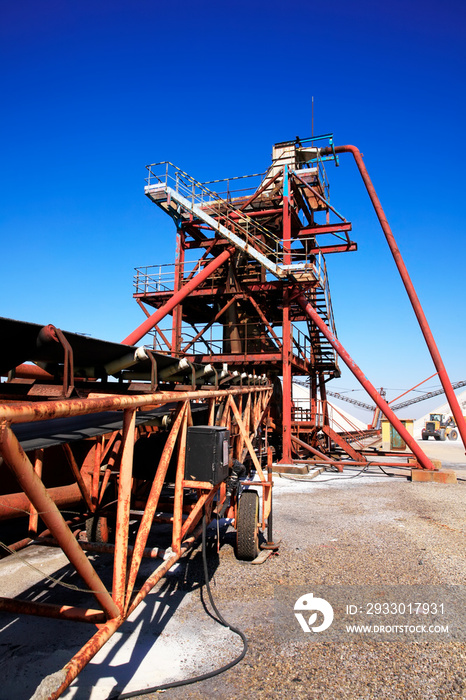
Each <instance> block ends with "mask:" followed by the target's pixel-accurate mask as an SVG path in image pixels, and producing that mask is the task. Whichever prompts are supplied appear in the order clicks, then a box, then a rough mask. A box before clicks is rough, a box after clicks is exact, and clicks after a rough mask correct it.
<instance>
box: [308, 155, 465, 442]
mask: <svg viewBox="0 0 466 700" xmlns="http://www.w3.org/2000/svg"><path fill="white" fill-rule="evenodd" d="M333 153H352V154H353V157H354V160H355V161H356V165H357V166H358V169H359V172H360V173H361V177H362V179H363V181H364V184H365V186H366V189H367V193H368V195H369V197H370V200H371V202H372V206H373V207H374V209H375V213H376V214H377V218H378V220H379V222H380V225H381V227H382V231H383V232H384V235H385V238H386V239H387V243H388V246H389V248H390V251H391V253H392V255H393V259H394V260H395V264H396V266H397V268H398V272H399V273H400V276H401V279H402V280H403V284H404V286H405V289H406V291H407V293H408V297H409V299H410V301H411V305H412V307H413V309H414V313H415V314H416V318H417V320H418V323H419V326H420V328H421V331H422V334H423V336H424V339H425V341H426V344H427V347H428V349H429V352H430V355H431V357H432V361H433V363H434V365H435V369H436V370H437V372H438V376H439V379H440V382H441V384H442V387H443V390H444V392H445V395H446V397H447V401H448V403H449V405H450V408H451V411H452V413H453V416H454V418H455V421H456V425H457V426H458V430H459V432H460V435H461V439H462V441H463V445H464V447H465V448H466V421H465V420H464V417H463V413H462V411H461V408H460V405H459V403H458V399H457V398H456V394H455V392H454V390H453V387H452V385H451V381H450V378H449V377H448V374H447V370H446V369H445V365H444V364H443V360H442V358H441V356H440V352H439V350H438V348H437V344H436V342H435V340H434V336H433V335H432V331H431V330H430V327H429V324H428V322H427V318H426V316H425V314H424V311H423V309H422V306H421V302H420V301H419V298H418V296H417V294H416V290H415V289H414V285H413V283H412V281H411V278H410V276H409V273H408V270H407V268H406V265H405V263H404V260H403V258H402V256H401V253H400V250H399V248H398V246H397V244H396V241H395V237H394V235H393V232H392V230H391V228H390V225H389V223H388V221H387V217H386V216H385V212H384V210H383V208H382V205H381V203H380V200H379V198H378V197H377V193H376V191H375V188H374V185H373V184H372V180H371V179H370V177H369V173H368V172H367V169H366V166H365V165H364V161H363V159H362V153H361V152H360V151H359V149H358V148H356V146H336V147H335V148H332V147H327V148H322V149H321V150H320V154H321V155H332V154H333Z"/></svg>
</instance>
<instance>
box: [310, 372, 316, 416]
mask: <svg viewBox="0 0 466 700" xmlns="http://www.w3.org/2000/svg"><path fill="white" fill-rule="evenodd" d="M309 394H310V400H311V423H312V425H313V426H317V380H316V376H315V374H310V375H309Z"/></svg>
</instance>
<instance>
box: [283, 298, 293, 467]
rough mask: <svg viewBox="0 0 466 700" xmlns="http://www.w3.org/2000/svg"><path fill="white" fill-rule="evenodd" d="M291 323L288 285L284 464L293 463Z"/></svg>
mask: <svg viewBox="0 0 466 700" xmlns="http://www.w3.org/2000/svg"><path fill="white" fill-rule="evenodd" d="M291 350H292V348H291V323H290V293H289V289H288V287H285V288H284V290H283V350H282V355H283V358H282V364H283V370H282V371H283V415H282V422H283V427H282V450H283V452H282V458H281V460H280V461H281V463H282V464H290V463H291V400H292V389H293V384H292V377H291Z"/></svg>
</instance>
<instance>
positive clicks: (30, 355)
mask: <svg viewBox="0 0 466 700" xmlns="http://www.w3.org/2000/svg"><path fill="white" fill-rule="evenodd" d="M46 330H47V328H46V327H45V326H41V325H40V324H38V323H27V322H26V321H16V320H14V319H11V318H3V317H0V375H6V374H7V373H8V372H9V371H10V370H12V369H14V368H15V367H17V366H18V365H21V364H23V363H24V362H28V361H29V362H36V363H41V366H43V367H45V369H46V370H47V371H48V372H50V373H51V374H54V373H56V372H58V374H60V366H61V365H62V364H63V359H64V350H63V348H62V346H61V344H60V343H59V342H57V341H55V340H53V338H51V337H50V333H47V332H44V331H46ZM62 332H63V335H64V336H65V338H66V340H67V341H68V343H69V344H70V346H71V348H72V351H73V364H74V371H75V375H76V376H80V375H81V374H83V375H84V376H94V377H100V376H105V375H106V374H107V373H108V374H117V371H115V372H114V371H113V370H111V371H107V370H108V369H109V367H110V366H112V364H114V363H116V364H117V365H118V361H119V360H122V359H124V358H127V357H128V356H131V355H134V353H135V352H136V350H137V347H135V346H133V345H123V344H122V343H112V342H109V341H107V340H99V339H98V338H89V337H87V336H84V335H80V334H79V333H70V332H68V331H62ZM152 354H153V356H154V357H155V360H156V363H157V370H158V372H159V373H160V372H161V371H162V372H163V370H164V369H167V368H169V367H173V366H174V365H175V364H176V363H177V362H179V360H178V359H176V358H173V357H171V356H170V355H166V354H162V353H154V352H153V353H152ZM195 369H196V370H200V369H202V365H195ZM132 371H136V372H137V373H138V374H146V375H147V377H148V378H150V374H151V363H150V361H149V360H142V361H138V362H137V363H135V364H134V366H133V367H131V366H130V367H128V368H126V372H129V373H131V372H132ZM189 373H190V370H186V371H185V374H187V375H189Z"/></svg>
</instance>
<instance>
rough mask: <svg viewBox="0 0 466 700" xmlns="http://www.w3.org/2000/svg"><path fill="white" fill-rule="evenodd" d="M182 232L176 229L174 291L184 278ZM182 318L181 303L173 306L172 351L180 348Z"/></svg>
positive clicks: (177, 350) (176, 290) (178, 288)
mask: <svg viewBox="0 0 466 700" xmlns="http://www.w3.org/2000/svg"><path fill="white" fill-rule="evenodd" d="M184 255H185V247H184V233H183V231H181V230H180V229H178V232H177V235H176V261H175V284H174V290H173V291H174V293H175V294H176V292H179V291H180V289H181V287H182V285H183V279H184ZM182 319H183V305H182V303H180V304H178V306H175V308H174V310H173V322H172V352H174V353H175V354H176V353H179V352H180V350H181V324H182Z"/></svg>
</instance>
